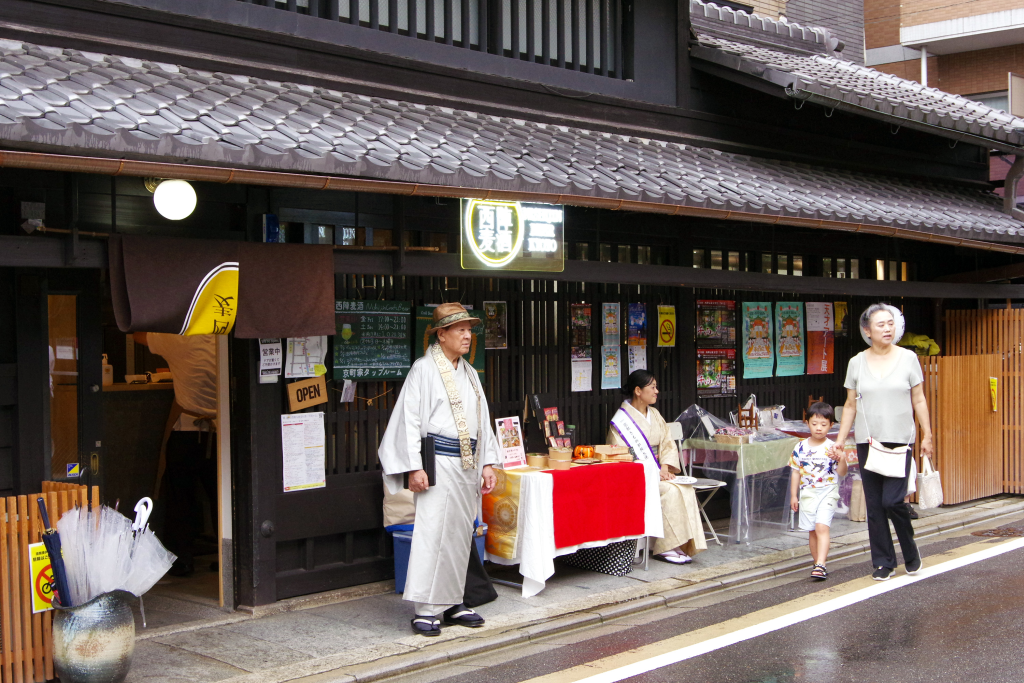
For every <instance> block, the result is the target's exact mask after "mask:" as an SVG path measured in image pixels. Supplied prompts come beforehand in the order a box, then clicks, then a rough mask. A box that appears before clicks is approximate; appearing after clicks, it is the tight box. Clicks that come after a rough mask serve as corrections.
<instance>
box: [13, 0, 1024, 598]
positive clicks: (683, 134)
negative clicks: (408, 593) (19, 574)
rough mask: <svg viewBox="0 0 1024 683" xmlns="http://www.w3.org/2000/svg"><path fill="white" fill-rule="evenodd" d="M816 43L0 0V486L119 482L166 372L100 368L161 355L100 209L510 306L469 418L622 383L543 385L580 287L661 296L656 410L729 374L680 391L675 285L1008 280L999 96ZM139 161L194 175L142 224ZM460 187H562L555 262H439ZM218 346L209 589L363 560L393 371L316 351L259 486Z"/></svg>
mask: <svg viewBox="0 0 1024 683" xmlns="http://www.w3.org/2000/svg"><path fill="white" fill-rule="evenodd" d="M726 4H728V3H726ZM843 49H844V46H843V44H842V42H841V41H840V40H839V39H838V38H837V37H836V36H835V35H833V34H832V33H831V32H830V31H829V30H828V29H825V28H809V27H803V26H800V25H797V24H794V23H790V22H787V21H786V20H784V19H775V18H766V17H761V16H758V15H752V14H750V13H747V12H744V11H739V10H735V9H732V8H730V7H720V6H718V5H715V4H712V3H704V2H702V1H701V0H688V1H687V0H649V1H648V0H645V2H642V3H640V2H631V1H629V0H389V1H387V2H385V1H384V0H371V1H370V2H366V0H362V1H361V2H356V1H355V0H352V1H351V2H350V1H349V0H287V2H276V3H275V2H272V1H270V0H261V1H258V2H243V1H241V0H203V1H202V2H198V1H190V0H117V1H114V0H7V1H6V2H4V3H2V4H0V283H2V288H3V296H2V297H0V491H5V492H8V493H31V492H33V491H35V490H37V487H38V486H39V482H40V481H41V480H44V479H67V476H68V474H69V470H68V467H69V466H70V465H71V464H76V465H78V466H79V467H84V466H86V465H88V467H87V468H85V469H84V471H85V472H86V476H87V478H89V479H90V480H91V482H92V483H96V484H99V485H100V486H101V489H102V491H103V495H104V497H105V498H107V499H110V500H112V499H113V498H115V497H116V498H121V499H122V507H125V506H126V505H129V506H130V504H131V503H133V502H134V500H135V499H137V498H138V497H139V496H140V495H144V494H145V493H146V492H147V491H148V490H149V489H151V487H152V485H153V479H154V477H155V475H156V468H157V464H156V463H157V455H158V453H159V449H160V435H161V434H162V430H163V428H164V422H165V420H166V415H167V409H168V406H169V403H170V394H169V392H168V391H167V389H166V388H162V387H161V386H160V385H153V384H149V385H141V386H140V387H133V386H132V385H130V384H125V383H122V380H123V378H124V377H125V376H126V375H136V374H141V373H143V372H144V371H147V370H149V371H153V370H156V369H157V367H158V366H159V359H155V358H154V357H153V356H152V355H151V354H148V352H146V351H145V350H144V349H142V348H136V347H134V346H133V342H132V340H131V339H130V335H129V336H128V337H126V335H125V333H124V330H123V329H119V328H118V325H117V324H116V321H115V316H114V313H113V303H112V298H111V291H110V290H111V286H110V282H111V279H110V272H111V271H110V269H109V267H110V262H109V261H108V247H107V241H108V240H109V238H110V237H111V236H113V235H119V236H122V237H125V238H126V239H129V238H130V239H140V238H141V237H145V236H159V237H175V238H180V239H182V240H190V241H194V242H190V244H193V246H194V245H195V244H196V243H200V242H199V241H201V240H211V239H214V240H225V241H231V242H238V243H242V242H246V243H256V242H264V241H266V240H267V237H268V232H267V228H268V227H271V228H272V227H273V225H275V223H274V221H275V220H276V221H277V223H279V224H280V225H282V226H284V227H285V230H284V234H285V235H286V240H287V241H289V242H299V243H307V244H320V245H330V246H329V247H328V246H324V247H323V248H324V249H327V248H330V249H332V250H333V263H334V283H333V294H332V295H333V296H334V297H335V298H336V299H384V300H400V301H408V302H410V304H411V305H413V306H420V305H425V304H430V303H440V302H442V301H444V300H450V299H460V300H462V301H463V302H465V303H472V304H473V305H474V306H476V307H480V306H482V304H483V301H485V300H488V301H490V300H501V301H505V302H507V303H508V310H509V318H508V348H507V349H504V350H488V351H487V352H486V367H485V386H486V387H487V391H488V399H489V401H490V403H491V411H492V412H493V413H494V414H495V415H511V414H517V413H521V412H522V410H523V405H524V400H525V398H526V396H527V395H529V394H538V393H541V394H547V395H550V396H552V397H553V398H554V399H555V400H556V401H557V402H558V403H559V404H560V406H562V407H563V411H564V419H565V420H567V421H569V422H571V423H573V424H575V425H576V426H577V428H578V430H579V433H580V434H581V435H583V437H584V438H586V439H590V440H598V439H600V438H601V437H602V434H603V431H604V429H605V426H606V424H607V419H608V417H609V416H610V413H611V411H612V410H614V408H615V406H616V405H617V404H618V401H619V400H620V399H619V395H618V392H617V391H616V390H614V389H603V390H602V389H600V388H599V387H600V382H599V380H598V379H597V378H596V377H595V379H594V385H593V390H592V391H590V392H571V391H570V376H569V373H570V363H569V347H570V341H569V338H568V329H569V328H568V326H569V322H568V307H569V305H570V304H573V303H589V304H592V305H593V306H595V308H597V307H599V306H600V304H602V303H605V302H618V303H620V304H623V308H624V306H625V304H627V303H644V304H647V306H648V311H649V316H651V315H654V316H655V319H656V312H655V309H656V307H657V306H658V305H659V304H672V305H674V306H675V307H676V312H677V315H678V321H677V323H678V328H679V330H680V334H679V337H678V343H677V344H676V345H675V346H674V347H671V348H658V347H657V346H656V345H655V343H654V340H653V337H652V340H651V342H650V344H649V356H648V365H649V367H651V368H652V369H653V370H654V371H655V372H656V373H657V375H658V376H659V383H660V385H661V387H662V395H661V396H662V398H661V404H660V405H661V408H662V412H663V413H665V414H666V415H672V416H674V415H675V414H677V413H678V412H679V411H680V410H682V409H683V408H685V407H686V406H688V405H690V404H692V403H695V402H697V401H698V400H700V402H701V403H702V404H703V405H705V407H707V408H708V409H709V410H711V411H712V412H716V413H718V414H724V413H725V412H727V411H728V410H730V409H732V408H734V407H735V403H736V400H737V399H736V398H732V397H730V398H712V399H698V397H697V392H696V378H695V374H696V373H695V367H696V351H695V345H694V339H693V336H692V330H693V328H694V325H695V301H696V300H697V299H704V298H713V299H731V300H736V301H740V300H744V299H747V300H757V301H771V302H774V301H785V300H789V301H814V300H822V299H826V300H828V301H838V302H843V303H846V304H847V305H848V307H849V310H850V311H851V312H855V311H858V310H860V309H861V308H862V307H863V306H864V305H865V304H866V303H868V302H870V301H873V300H878V299H884V300H887V301H890V302H893V303H896V304H898V305H900V306H901V307H903V308H904V310H905V311H906V313H907V318H908V324H909V327H910V329H911V330H913V331H917V332H922V333H925V334H928V335H930V336H933V337H935V338H936V339H937V340H938V342H939V343H940V344H941V343H942V333H941V329H942V328H941V322H942V313H943V311H944V310H945V309H946V308H950V307H957V308H964V307H977V306H978V305H979V302H982V303H983V302H986V301H998V302H1000V303H1003V304H1005V303H1006V302H1008V301H1012V300H1015V299H1021V298H1024V289H1022V287H1021V285H1019V284H1014V283H1013V282H1012V280H1005V281H1003V282H987V283H973V284H964V283H958V282H955V280H956V279H957V278H956V277H955V276H957V275H958V274H963V273H966V272H975V271H985V272H991V273H997V272H1004V271H1000V270H999V269H1005V268H1008V267H1009V268H1011V271H1010V274H1009V275H1008V276H1006V277H1010V278H1012V277H1014V275H1013V274H1014V273H1016V274H1020V271H1019V270H1016V269H1015V268H1012V267H1013V266H1015V265H1016V264H1019V263H1021V261H1022V259H1021V255H1022V254H1024V232H1022V231H1024V223H1022V218H1024V217H1022V216H1021V215H1020V212H1019V211H1018V210H1016V208H1015V203H1014V201H1013V199H1015V198H1013V197H1010V198H1009V199H1007V201H1006V202H1005V203H1004V201H1003V200H1001V199H1000V198H998V197H996V196H995V195H994V194H992V191H991V190H992V187H991V184H990V183H989V180H988V158H989V153H990V150H999V151H1000V152H1001V153H1004V154H1007V155H1016V158H1017V159H1018V163H1017V164H1016V165H1015V166H1014V168H1015V169H1016V172H1024V162H1021V161H1020V160H1021V159H1024V156H1020V155H1021V154H1024V121H1022V120H1020V119H1016V118H1013V117H1011V116H1009V115H1007V114H1005V113H1003V112H1001V111H998V110H995V109H991V108H989V107H986V106H984V105H980V104H977V103H974V102H971V101H969V100H966V99H964V98H961V97H957V96H953V95H948V94H946V93H943V92H941V91H939V90H935V89H933V88H924V87H922V86H920V85H918V84H916V83H913V82H911V81H907V80H903V79H899V78H896V77H895V76H891V75H885V74H881V73H878V72H876V71H873V70H871V69H869V68H865V67H862V66H859V65H857V64H855V63H853V62H850V61H847V60H844V59H843ZM1018 167H1019V168H1018ZM147 179H181V180H186V181H189V182H190V183H192V185H193V187H194V188H195V192H196V195H197V197H198V202H197V204H196V207H195V210H194V212H193V213H191V214H190V215H189V216H187V217H185V218H183V219H181V220H168V219H166V218H164V217H162V216H161V215H160V214H159V213H158V212H157V210H156V209H155V208H154V205H153V201H152V197H153V196H152V194H151V191H150V190H149V189H148V188H147ZM1014 185H1015V183H1012V184H1011V183H1008V184H1007V187H1011V186H1014ZM148 186H149V187H152V186H153V183H148ZM1011 194H1012V193H1011ZM472 198H477V199H488V200H502V201H519V202H537V203H546V204H555V205H564V206H565V207H566V208H565V223H564V225H565V231H564V242H563V243H561V244H560V245H559V248H560V249H561V250H562V251H563V253H564V269H563V270H562V271H559V272H522V271H515V270H489V271H487V270H479V269H476V270H467V269H464V268H463V267H462V264H461V261H460V253H459V252H460V246H459V245H460V230H461V227H460V226H461V211H460V207H461V204H460V200H462V199H472ZM268 217H270V219H269V220H270V222H269V223H268ZM274 241H276V239H275V240H274ZM209 244H212V242H211V243H209ZM265 248H266V249H273V248H275V246H274V245H266V246H265ZM287 279H288V278H287V277H286V276H284V277H280V278H278V279H277V280H276V281H275V280H271V281H267V282H266V283H265V286H266V287H267V288H268V290H269V289H277V288H286V287H288V283H287ZM974 279H975V280H977V279H978V278H974ZM982 279H984V278H982ZM330 284H331V283H329V282H328V283H326V286H328V287H329V286H330ZM294 295H295V296H301V295H302V292H294ZM595 343H596V342H595ZM859 344H860V342H859V339H857V335H856V333H855V332H854V334H853V335H850V336H847V337H844V338H840V339H837V340H836V357H835V366H836V367H837V368H839V369H838V370H837V371H836V372H837V373H838V374H832V375H812V376H811V375H801V376H795V377H784V378H769V379H756V380H744V379H743V378H742V373H740V374H739V378H738V380H737V384H738V386H737V394H738V395H739V396H746V395H748V394H750V393H755V392H756V393H757V394H758V396H759V398H760V400H761V402H762V403H775V402H778V403H784V404H786V405H789V406H791V407H795V409H796V410H797V411H798V412H799V408H800V407H801V406H802V404H803V403H804V402H805V401H806V397H807V396H808V395H814V396H827V397H828V398H829V399H830V400H832V401H836V402H838V401H841V398H842V394H843V390H842V388H841V384H842V382H841V376H840V375H841V373H842V368H843V367H844V366H845V361H846V359H847V358H848V357H849V356H850V354H851V353H854V352H855V351H856V350H857V349H859V348H860V347H859ZM218 348H219V365H218V386H219V391H220V398H221V402H220V409H219V411H218V417H219V418H220V424H221V435H220V443H219V446H220V455H219V458H218V462H219V475H220V477H219V484H218V501H217V504H216V505H215V506H213V509H211V510H210V511H209V517H210V524H212V528H213V529H215V530H216V532H215V534H214V535H215V537H216V541H217V542H218V546H217V548H216V552H218V553H219V555H220V565H219V572H220V575H221V582H220V585H221V590H220V597H221V600H222V603H223V604H224V605H225V606H227V607H234V606H236V605H247V606H255V605H262V604H267V603H271V602H274V601H276V600H280V599H283V598H287V597H291V596H296V595H302V594H307V593H312V592H317V591H323V590H328V589H332V588H339V587H344V586H350V585H355V584H360V583H369V582H373V581H378V580H384V579H387V578H389V577H390V576H391V573H392V566H391V562H392V560H391V554H390V553H391V549H390V541H389V539H388V537H387V535H386V534H385V533H384V531H383V529H382V525H381V509H380V508H381V495H382V493H381V485H380V472H379V468H378V465H377V462H376V444H377V441H378V439H379V436H380V433H381V432H382V430H383V428H384V426H385V425H386V422H387V417H388V408H389V405H390V404H391V402H392V401H393V400H394V397H395V396H396V394H397V391H398V389H399V388H400V383H398V382H384V381H373V382H359V383H358V386H357V393H356V396H357V398H356V400H355V401H354V402H349V403H339V402H338V400H337V394H335V393H334V392H333V390H334V389H338V390H340V389H341V384H342V382H341V380H340V379H335V378H333V377H332V378H331V379H330V380H329V381H328V389H329V392H328V393H329V394H330V395H331V396H332V399H331V401H330V402H329V403H328V404H327V406H326V407H325V408H324V407H320V408H318V410H324V411H325V412H326V430H327V448H326V450H327V455H326V472H327V485H326V487H324V488H321V489H316V490H310V491H294V492H284V491H283V489H282V464H281V463H282V444H281V419H280V418H281V416H282V414H285V413H286V411H287V408H286V400H285V386H284V382H281V383H272V384H261V383H260V382H259V376H258V375H259V373H258V368H257V361H258V351H259V347H258V340H257V339H246V338H241V337H240V336H239V335H237V334H232V335H229V336H228V337H227V338H225V339H224V340H223V341H221V342H220V343H219V347H218ZM48 349H49V351H48ZM48 353H52V356H51V357H50V358H48ZM103 354H106V355H107V358H108V361H109V364H110V365H111V366H112V372H113V375H114V377H115V380H116V382H115V384H114V385H113V386H108V387H104V386H103V382H102V372H103V368H102V365H101V356H102V355H103ZM741 369H742V368H741ZM596 374H598V373H595V375H596ZM329 377H330V375H329ZM51 381H52V388H50V387H51Z"/></svg>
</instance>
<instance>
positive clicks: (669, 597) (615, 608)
mask: <svg viewBox="0 0 1024 683" xmlns="http://www.w3.org/2000/svg"><path fill="white" fill-rule="evenodd" d="M996 502H1001V501H996ZM986 505H987V506H986V507H982V506H977V507H972V508H969V509H967V510H960V511H952V512H950V513H948V514H949V515H950V518H948V519H943V520H941V521H938V520H935V522H932V523H929V522H931V521H932V520H931V519H930V518H931V517H934V516H938V515H932V516H930V517H929V518H925V519H923V520H920V521H922V522H924V523H925V524H928V526H923V527H919V528H915V535H916V537H917V538H928V537H931V536H936V535H939V534H942V533H947V532H949V531H955V530H956V529H963V528H967V527H970V526H975V525H977V524H980V523H983V522H992V521H995V520H998V519H1000V518H1002V517H1008V516H1011V515H1014V514H1018V513H1020V512H1024V501H1018V502H1007V503H1005V504H1002V505H996V504H995V503H990V504H986ZM939 514H942V513H939ZM857 533H858V534H859V533H860V532H857ZM855 535H857V534H850V535H848V536H855ZM843 538H844V537H838V538H837V539H835V543H836V544H837V545H838V546H839V547H838V548H837V549H836V550H835V552H832V553H831V554H830V558H831V559H833V560H841V559H847V558H850V557H855V556H857V555H862V554H864V553H866V552H868V550H869V548H868V544H867V543H866V542H865V541H859V540H858V541H857V542H854V543H850V544H849V545H846V544H843V540H842V539H843ZM805 553H806V549H805V548H792V549H788V550H780V551H776V552H773V553H769V554H767V555H765V556H763V559H764V560H766V561H767V564H766V565H765V566H763V567H758V568H755V569H740V570H738V571H735V572H730V571H729V570H728V565H729V564H741V563H748V562H749V560H741V561H738V562H737V563H727V564H725V565H721V566H720V568H722V569H724V571H723V572H722V573H721V574H720V575H719V576H717V577H714V578H712V577H708V578H706V579H703V580H701V581H699V582H693V583H691V584H690V585H684V586H681V587H678V588H670V589H667V590H661V591H657V592H655V593H652V594H650V595H647V596H640V597H631V598H627V599H625V600H622V601H618V600H614V598H613V599H612V600H611V601H610V602H608V603H606V604H603V605H596V606H593V607H588V608H586V609H583V610H580V611H578V612H573V613H569V614H566V615H564V616H561V617H556V618H554V619H542V620H535V621H533V622H528V623H524V624H519V625H516V626H511V627H509V628H506V629H504V630H500V631H495V632H493V633H485V634H480V635H479V636H473V635H469V634H467V635H466V636H463V637H459V638H454V639H451V640H444V641H442V642H439V643H431V644H425V645H424V646H423V647H421V648H417V649H416V650H415V651H413V652H405V653H400V654H395V655H389V656H385V657H382V658H380V659H377V660H373V661H368V662H363V663H360V664H350V665H346V666H341V667H338V668H333V669H328V670H325V671H321V672H318V673H312V672H311V673H306V674H303V673H301V672H296V671H295V669H296V667H295V666H294V665H290V666H285V667H280V668H278V669H272V670H268V671H265V672H258V673H256V674H249V675H245V676H238V677H235V678H229V679H225V680H223V681H221V683H284V682H285V681H296V680H300V679H308V680H309V681H310V683H312V682H313V681H316V683H351V682H353V681H355V682H357V683H369V682H370V681H378V680H381V679H384V678H389V677H392V676H397V675H402V674H409V673H413V672H415V671H418V670H421V669H427V668H430V667H432V666H437V665H438V664H445V663H454V662H456V661H459V660H462V659H465V658H468V657H472V656H475V655H480V654H489V653H492V652H494V651H495V650H497V649H500V648H503V647H507V646H510V645H516V644H521V643H524V642H530V641H534V640H542V639H544V638H547V637H549V636H553V635H556V634H559V633H563V632H566V631H572V630H577V629H580V628H585V627H588V626H596V625H600V624H602V623H609V622H613V621H614V620H616V619H619V618H622V617H625V616H632V615H635V614H638V613H642V612H650V611H654V610H658V609H663V608H667V607H672V606H674V605H675V604H677V603H679V602H683V601H685V600H690V599H692V598H696V597H700V596H703V595H707V594H710V593H714V592H717V591H720V590H725V589H726V588H735V587H737V586H741V585H746V584H757V583H760V582H762V581H766V580H769V579H772V578H776V577H779V576H785V575H788V574H792V573H794V572H796V571H800V570H801V569H804V568H806V566H807V561H808V560H807V558H806V557H805ZM773 558H778V559H773ZM709 569H714V568H709ZM676 580H677V581H679V582H681V583H683V582H686V581H688V579H686V578H684V577H678V578H677V579H676ZM609 597H612V596H609ZM287 670H291V673H289V672H288V671H287Z"/></svg>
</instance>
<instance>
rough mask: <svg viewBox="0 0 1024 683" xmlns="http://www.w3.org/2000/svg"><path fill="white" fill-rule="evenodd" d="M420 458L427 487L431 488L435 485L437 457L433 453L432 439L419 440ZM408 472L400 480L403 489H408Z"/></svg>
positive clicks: (429, 437) (430, 437)
mask: <svg viewBox="0 0 1024 683" xmlns="http://www.w3.org/2000/svg"><path fill="white" fill-rule="evenodd" d="M420 458H421V459H422V462H423V471H424V472H426V473H427V485H428V486H433V485H434V484H436V483H437V455H436V454H435V453H434V437H432V436H428V437H427V438H425V439H421V440H420ZM409 474H410V473H409V472H406V473H405V474H404V475H403V477H402V479H403V481H404V482H405V488H409Z"/></svg>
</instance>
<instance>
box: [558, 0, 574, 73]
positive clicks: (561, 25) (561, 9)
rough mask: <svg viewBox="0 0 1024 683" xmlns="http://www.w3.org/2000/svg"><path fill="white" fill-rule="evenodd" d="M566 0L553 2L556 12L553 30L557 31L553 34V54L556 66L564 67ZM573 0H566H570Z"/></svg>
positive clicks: (569, 0)
mask: <svg viewBox="0 0 1024 683" xmlns="http://www.w3.org/2000/svg"><path fill="white" fill-rule="evenodd" d="M566 1H567V0H557V1H556V2H555V7H556V13H555V30H556V31H558V35H557V36H555V46H556V51H557V54H556V55H555V58H556V60H557V61H556V63H557V64H558V68H560V69H564V68H565V3H566ZM572 1H573V0H568V2H572Z"/></svg>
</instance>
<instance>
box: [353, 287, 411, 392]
mask: <svg viewBox="0 0 1024 683" xmlns="http://www.w3.org/2000/svg"><path fill="white" fill-rule="evenodd" d="M411 311H412V308H411V306H410V304H409V302H408V301H359V300H355V301H353V300H346V301H335V302H334V318H335V326H336V329H335V333H334V379H351V380H355V381H369V380H379V379H402V378H403V377H405V376H406V374H407V373H408V372H409V366H410V364H411V361H410V354H409V352H410V348H411V344H410V341H411V338H410V331H411V330H410V325H411V320H410V318H411Z"/></svg>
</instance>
